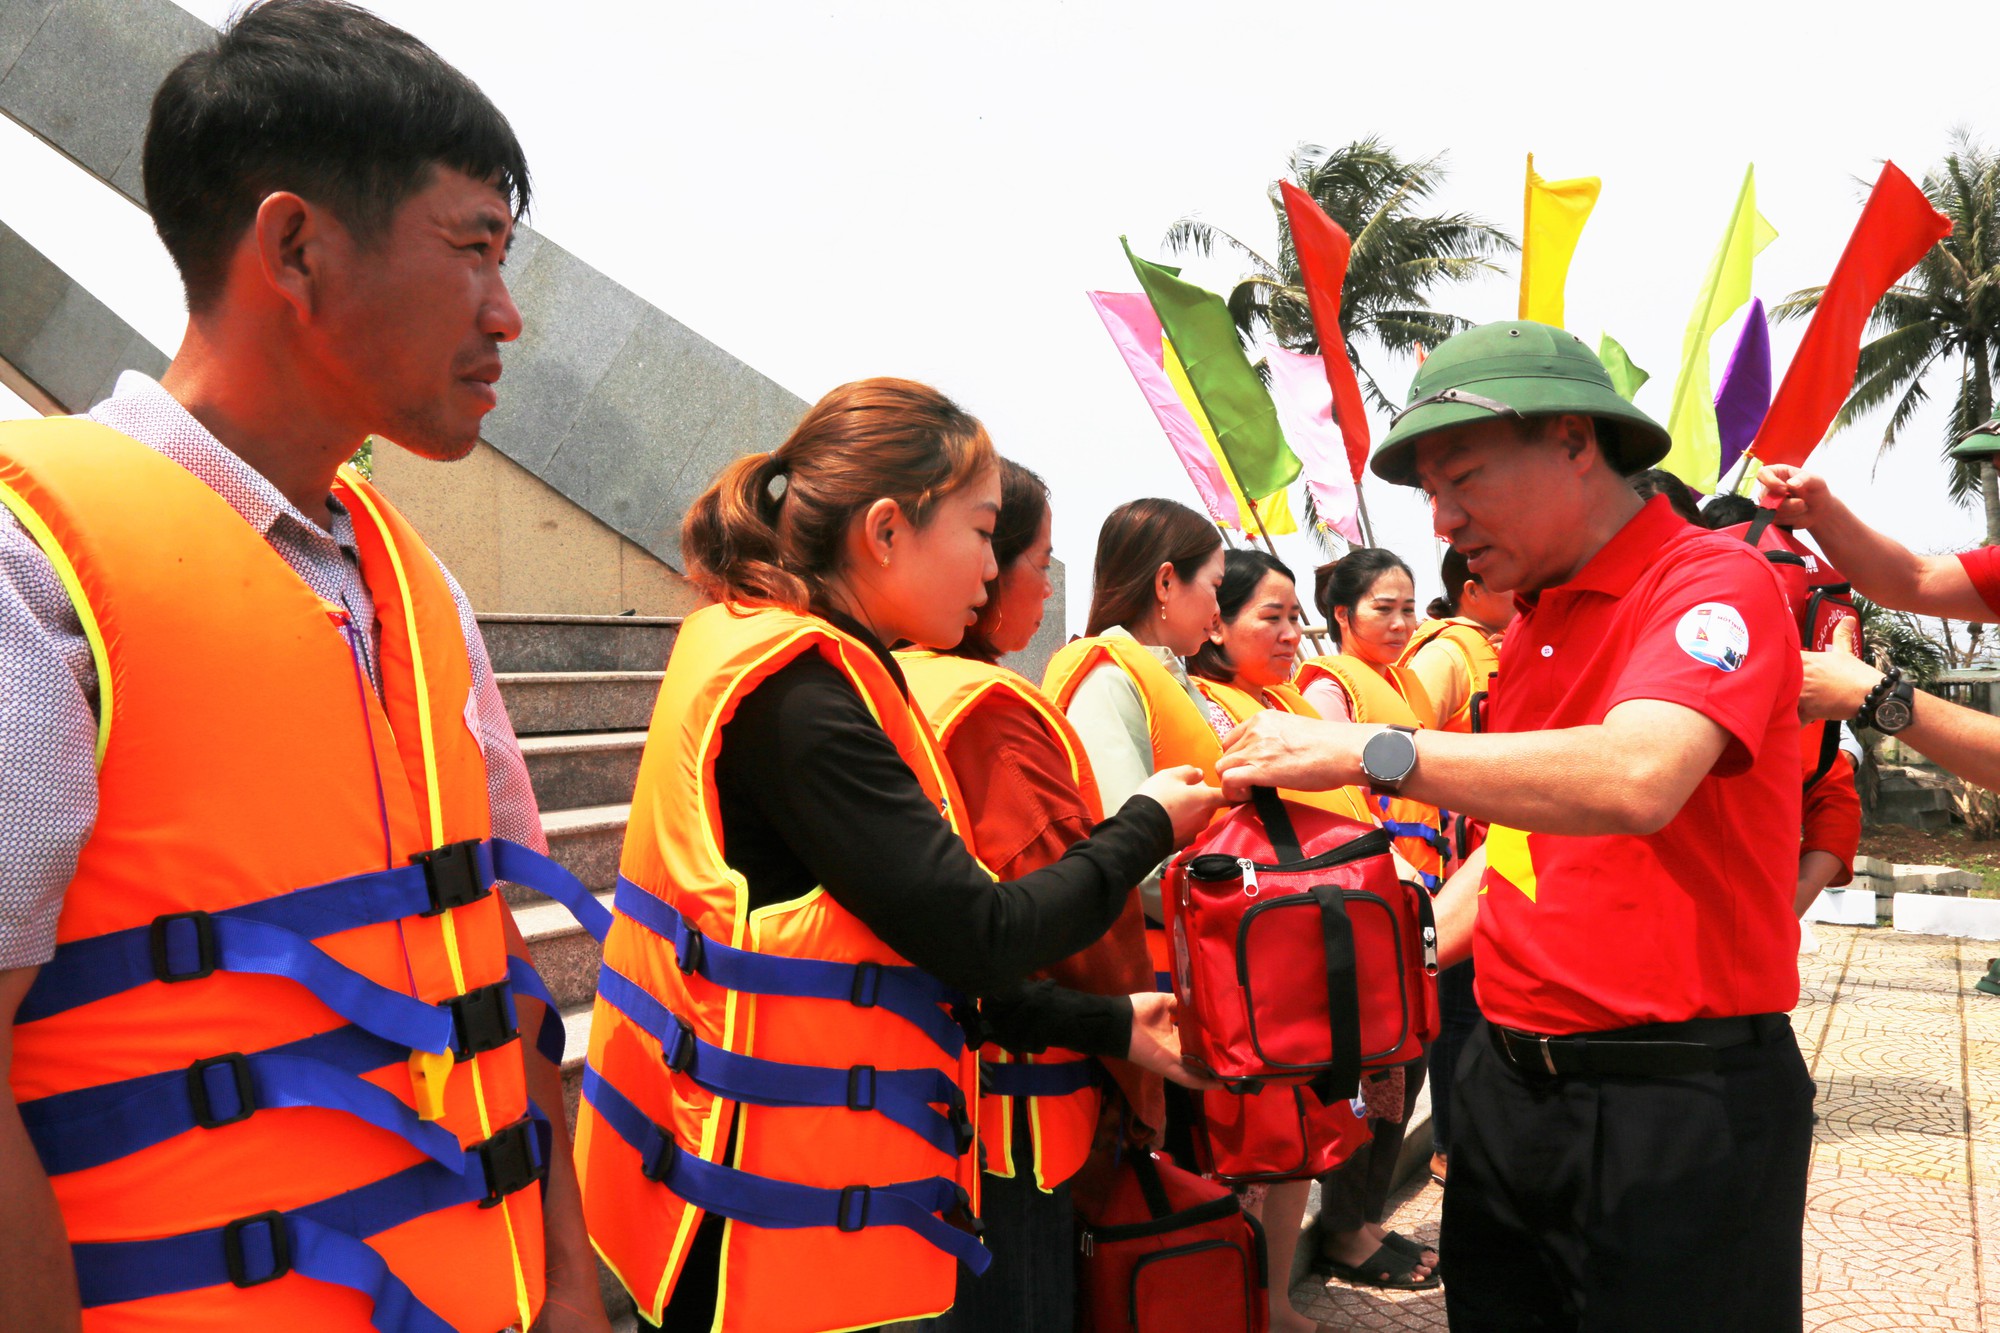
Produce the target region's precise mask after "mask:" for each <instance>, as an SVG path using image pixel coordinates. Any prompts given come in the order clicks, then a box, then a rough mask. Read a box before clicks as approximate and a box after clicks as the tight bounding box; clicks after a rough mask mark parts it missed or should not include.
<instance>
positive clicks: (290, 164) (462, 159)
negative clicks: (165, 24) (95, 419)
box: [143, 0, 529, 312]
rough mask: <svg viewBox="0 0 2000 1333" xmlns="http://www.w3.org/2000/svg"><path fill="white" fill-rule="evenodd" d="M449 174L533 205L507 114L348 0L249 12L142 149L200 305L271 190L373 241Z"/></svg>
mask: <svg viewBox="0 0 2000 1333" xmlns="http://www.w3.org/2000/svg"><path fill="white" fill-rule="evenodd" d="M439 166H443V167H450V168H453V169H455V170H458V171H462V172H464V173H465V174H466V175H468V176H471V177H472V178H473V179H475V180H483V181H490V182H492V183H493V186H494V188H496V189H497V190H499V191H500V193H501V194H502V195H503V196H505V197H506V198H507V200H508V201H509V205H510V207H511V208H512V210H513V213H514V216H515V217H517V218H518V217H520V216H522V215H523V214H524V213H526V212H527V208H528V193H529V185H528V162H527V158H526V156H525V155H524V154H523V153H522V151H521V144H520V141H519V140H518V139H516V138H515V137H514V130H513V127H512V126H511V125H509V124H508V123H507V118H506V117H505V116H503V115H501V114H500V109H499V108H498V107H496V106H494V105H493V103H492V102H491V101H490V100H488V98H487V96H486V94H484V93H482V92H480V91H479V88H478V87H477V85H475V84H474V83H473V82H472V80H470V79H468V78H466V77H465V75H463V74H461V73H459V72H458V71H457V70H456V69H454V68H452V67H451V66H450V65H449V64H447V63H445V61H444V60H443V58H441V57H440V56H439V55H438V54H437V52H435V51H433V50H431V49H430V48H429V47H428V46H425V45H424V44H423V43H422V42H420V41H418V40H417V39H416V38H415V37H412V36H411V35H410V34H409V33H407V32H404V31H403V30H402V29H401V28H398V27H395V26H394V25H393V24H389V23H385V22H384V21H382V20H381V19H379V18H377V17H375V15H373V14H371V13H369V12H368V11H367V10H365V9H360V8H358V7H356V6H354V5H351V4H347V3H344V2H343V0H263V2H262V3H259V4H254V5H252V6H250V7H249V8H247V9H244V10H243V11H242V12H240V13H239V14H237V15H236V17H235V18H234V19H232V20H231V21H230V23H229V24H228V25H227V26H226V27H224V28H223V29H222V31H221V32H219V33H217V34H216V39H215V43H214V44H213V45H212V46H208V47H205V48H203V49H202V50H199V51H196V52H195V53H194V54H193V55H191V56H189V57H188V58H187V59H185V60H183V61H181V63H180V64H179V65H176V66H175V67H174V69H173V72H172V73H170V74H168V75H167V77H166V81H165V82H163V83H162V84H161V85H160V89H159V91H158V92H157V93H155V94H154V96H153V111H152V117H151V119H150V121H149V122H148V124H147V126H146V145H145V148H144V156H143V175H144V179H145V186H146V207H147V209H148V210H149V211H150V212H151V213H152V215H153V226H154V227H155V228H156V229H157V230H158V231H159V233H160V240H161V241H162V242H164V243H165V245H166V247H167V253H168V254H170V255H172V256H173V260H174V264H175V266H176V267H177V268H179V269H180V273H181V285H182V286H183V287H184V288H185V289H186V291H187V300H188V309H189V310H190V311H194V312H199V311H201V310H202V309H204V308H206V307H208V306H210V305H212V304H213V302H214V301H215V299H216V298H217V297H218V296H220V295H221V292H222V287H223V283H224V281H225V280H226V278H227V274H228V268H229V257H230V254H231V252H232V251H233V250H234V249H235V248H236V244H237V242H238V241H239V240H240V239H241V237H242V235H243V232H244V230H245V229H246V228H248V227H249V226H250V224H251V222H252V221H253V220H254V219H255V218H256V215H257V208H258V206H259V205H260V204H261V203H262V202H263V200H264V199H265V198H266V197H267V196H269V195H270V194H272V193H273V192H274V191H278V190H290V191H292V192H294V193H296V194H298V195H299V196H300V197H302V198H305V199H309V200H311V201H312V202H314V203H316V204H319V205H321V206H323V207H325V208H327V209H329V210H331V211H332V212H333V214H334V215H335V216H336V217H338V218H339V219H340V221H341V224H342V225H343V226H345V227H346V228H347V229H348V230H349V231H351V232H353V233H354V234H355V236H356V237H358V238H359V239H361V240H362V241H364V242H366V241H370V240H373V239H376V238H378V237H379V236H380V235H381V233H382V230H383V228H384V227H386V226H387V224H388V222H389V219H390V218H391V217H392V216H393V215H394V214H395V211H396V209H397V208H398V207H399V206H400V205H401V204H402V203H403V201H404V200H406V199H408V198H409V197H410V195H411V194H413V193H415V192H416V191H417V190H419V189H422V188H423V187H424V185H425V184H426V183H427V182H428V180H429V178H430V174H431V171H432V170H433V169H434V168H436V167H439Z"/></svg>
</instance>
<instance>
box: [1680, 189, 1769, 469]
mask: <svg viewBox="0 0 2000 1333" xmlns="http://www.w3.org/2000/svg"><path fill="white" fill-rule="evenodd" d="M1776 239H1778V233H1777V230H1776V229H1775V228H1774V227H1772V226H1771V224H1770V223H1768V222H1766V221H1764V215H1763V214H1761V213H1759V212H1758V211H1757V169H1756V168H1755V167H1754V166H1752V167H1749V168H1747V169H1746V170H1745V171H1744V172H1743V188H1742V189H1741V190H1740V191H1739V192H1738V193H1737V196H1736V209H1735V211H1734V212H1732V213H1731V214H1730V215H1729V229H1728V230H1727V231H1725V232H1723V233H1722V244H1721V245H1719V246H1717V247H1716V249H1715V258H1713V259H1711V260H1710V261H1709V265H1708V276H1707V278H1706V279H1704V280H1703V282H1702V284H1701V294H1700V295H1699V296H1697V297H1696V298H1695V302H1694V312H1693V313H1692V314H1691V315H1689V316H1688V326H1687V334H1686V337H1685V338H1684V339H1683V341H1682V343H1681V373H1680V378H1679V379H1677V380H1675V381H1674V401H1673V406H1672V407H1671V408H1670V409H1669V410H1668V412H1667V431H1668V433H1669V434H1671V435H1672V436H1673V437H1674V447H1673V449H1672V450H1671V451H1670V452H1669V453H1668V454H1667V456H1666V458H1664V459H1663V460H1661V462H1660V466H1661V467H1663V468H1665V469H1666V470H1667V471H1669V472H1671V473H1673V474H1674V475H1675V476H1677V477H1679V478H1680V479H1681V480H1682V481H1684V482H1686V483H1687V484H1688V485H1690V486H1692V487H1694V488H1695V489H1696V490H1697V491H1702V492H1704V493H1706V492H1709V491H1713V490H1714V489H1715V483H1716V474H1717V473H1718V472H1719V471H1721V467H1722V435H1721V432H1720V431H1719V430H1718V428H1717V426H1716V424H1715V391H1714V389H1713V388H1712V387H1711V385H1710V384H1709V380H1708V343H1709V339H1710V338H1712V337H1714V336H1715V332H1716V330H1718V329H1720V328H1721V327H1722V326H1723V325H1724V324H1726V323H1728V322H1729V317H1730V316H1731V315H1733V314H1735V313H1736V312H1737V311H1738V310H1741V309H1742V308H1743V304H1744V302H1746V301H1748V300H1749V299H1750V261H1751V260H1753V259H1755V258H1756V257H1757V253H1758V251H1760V250H1762V249H1763V248H1764V247H1765V246H1767V245H1769V244H1770V243H1771V242H1772V241H1775V240H1776Z"/></svg>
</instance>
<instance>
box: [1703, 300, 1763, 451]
mask: <svg viewBox="0 0 2000 1333" xmlns="http://www.w3.org/2000/svg"><path fill="white" fill-rule="evenodd" d="M1770 410H1771V326H1770V325H1769V324H1768V323H1766V322H1765V319H1764V302H1763V301H1762V300H1753V301H1751V302H1750V313H1749V314H1748V315H1747V316H1745V317H1744V320H1743V332H1741V333H1739V334H1737V335H1736V350H1735V351H1733V352H1731V353H1730V354H1729V364H1728V366H1726V367H1725V368H1724V369H1723V372H1722V383H1721V384H1720V385H1719V386H1717V388H1716V390H1715V425H1716V430H1717V433H1718V434H1720V435H1721V437H1722V462H1721V467H1720V473H1722V474H1727V473H1728V471H1729V469H1731V468H1733V467H1735V466H1736V460H1737V459H1739V458H1741V457H1743V451H1744V450H1745V449H1748V448H1749V447H1750V441H1752V440H1754V439H1756V438H1757V428H1758V427H1759V426H1761V425H1763V424H1764V414H1765V413H1766V412H1768V411H1770Z"/></svg>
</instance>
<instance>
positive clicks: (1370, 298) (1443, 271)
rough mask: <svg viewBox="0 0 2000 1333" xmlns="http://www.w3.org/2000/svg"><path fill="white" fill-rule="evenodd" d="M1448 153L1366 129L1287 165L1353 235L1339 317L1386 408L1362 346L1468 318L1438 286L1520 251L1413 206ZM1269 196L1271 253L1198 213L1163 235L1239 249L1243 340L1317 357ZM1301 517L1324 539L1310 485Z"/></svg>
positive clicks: (1432, 336) (1483, 227)
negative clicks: (1437, 302)
mask: <svg viewBox="0 0 2000 1333" xmlns="http://www.w3.org/2000/svg"><path fill="white" fill-rule="evenodd" d="M1444 160H1445V159H1444V154H1442V153H1436V154H1433V155H1432V156H1430V157H1426V158H1421V159H1419V160H1417V161H1413V162H1412V161H1404V160H1403V159H1402V158H1399V157H1398V156H1396V153H1395V152H1394V150H1392V149H1391V148H1390V147H1389V146H1388V145H1387V144H1385V143H1383V142H1382V140H1381V138H1380V137H1379V136H1376V135H1370V136H1368V137H1367V138H1365V139H1357V140H1355V141H1354V142H1353V143H1350V144H1348V145H1346V146H1345V147H1342V148H1336V149H1333V150H1331V151H1329V150H1327V149H1325V148H1322V147H1320V146H1319V145H1317V144H1300V145H1299V146H1298V147H1296V148H1294V149H1293V150H1292V155H1291V158H1290V159H1289V160H1288V161H1287V162H1286V164H1285V168H1286V171H1287V172H1288V173H1289V174H1290V176H1291V179H1292V183H1293V184H1295V185H1296V186H1298V187H1299V188H1300V189H1301V190H1304V191H1305V192H1306V193H1307V194H1309V195H1311V196H1312V197H1313V201H1314V202H1315V203H1317V204H1318V205H1319V206H1320V207H1321V208H1323V209H1325V210H1326V214H1327V216H1328V217H1330V218H1332V219H1333V220H1334V221H1335V222H1338V223H1339V224H1340V225H1341V227H1342V228H1343V229H1345V230H1346V232H1347V234H1348V235H1349V236H1350V237H1352V238H1353V243H1354V251H1353V254H1352V255H1351V256H1350V258H1349V260H1348V264H1347V284H1346V286H1345V287H1344V288H1343V289H1342V291H1341V300H1340V327H1341V330H1342V331H1343V332H1344V333H1345V334H1346V335H1347V346H1346V347H1345V348H1344V349H1343V350H1344V351H1345V352H1346V354H1347V359H1348V360H1349V361H1351V362H1352V363H1353V364H1354V369H1355V373H1356V376H1357V377H1358V378H1359V379H1360V381H1361V389H1362V393H1363V394H1364V395H1365V396H1366V397H1367V398H1368V399H1370V400H1371V401H1372V402H1373V403H1374V404H1375V406H1377V407H1380V408H1382V409H1384V410H1389V411H1393V410H1394V409H1395V408H1396V407H1397V406H1398V405H1399V404H1397V403H1396V402H1395V401H1394V400H1392V399H1391V398H1390V396H1389V395H1388V394H1387V393H1385V392H1383V390H1382V387H1381V385H1380V384H1378V383H1377V382H1376V380H1375V377H1374V376H1373V375H1372V374H1370V373H1369V370H1368V368H1367V367H1366V366H1365V365H1364V364H1363V363H1362V360H1361V352H1360V348H1361V346H1362V345H1363V344H1367V343H1373V344H1374V345H1375V347H1376V348H1378V349H1379V350H1381V351H1383V352H1387V353H1392V354H1406V355H1407V354H1413V353H1415V352H1416V351H1417V350H1418V348H1419V347H1420V346H1423V347H1435V346H1437V345H1438V344H1439V343H1441V342H1443V341H1444V340H1445V339H1447V338H1449V337H1451V335H1452V334H1454V333H1457V332H1458V331H1460V330H1461V329H1466V328H1470V327H1471V326H1472V321H1471V320H1469V319H1465V318H1463V317H1461V316H1458V315H1451V314H1446V313H1445V312H1443V311H1439V310H1433V309H1432V308H1431V304H1430V300H1431V294H1432V292H1433V291H1434V290H1435V289H1437V288H1439V287H1441V286H1449V285H1451V284H1453V283H1458V282H1464V281H1467V280H1468V279H1471V278H1476V277H1479V276H1481V275H1482V274H1485V273H1490V272H1500V271H1502V270H1500V269H1499V267H1498V266H1497V265H1495V264H1494V263H1493V262H1492V257H1493V256H1496V255H1504V254H1508V253H1510V252H1512V251H1515V250H1518V249H1520V246H1519V245H1518V244H1517V243H1516V242H1515V240H1514V238H1513V237H1511V236H1509V235H1507V233H1505V232H1503V231H1501V230H1500V229H1499V228H1498V227H1496V226H1494V225H1493V224H1492V223H1490V222H1487V221H1486V220H1485V219H1484V218H1481V217H1478V216H1475V215H1474V214H1471V213H1447V214H1444V215H1441V216H1432V215H1426V214H1423V213H1420V212H1419V211H1418V210H1419V209H1420V208H1421V207H1422V206H1423V204H1424V202H1425V201H1426V200H1428V199H1429V198H1430V196H1431V195H1432V194H1434V193H1436V191H1437V190H1438V187H1439V186H1441V185H1442V184H1443V183H1444V181H1445V177H1446V171H1445V165H1444ZM1267 194H1268V196H1269V198H1270V202H1271V212H1272V213H1273V214H1274V215H1275V216H1276V218H1277V221H1278V252H1277V259H1276V260H1275V261H1274V260H1271V259H1268V258H1266V257H1265V256H1264V255H1263V254H1261V253H1259V252H1258V251H1257V250H1256V249H1255V248H1253V247H1252V246H1250V245H1248V244H1246V243H1245V242H1243V241H1242V240H1240V239H1238V238H1237V237H1235V236H1232V235H1230V234H1229V233H1228V232H1226V231H1224V230H1222V229H1221V228H1220V227H1217V226H1214V225H1213V224H1211V223H1207V222H1204V221H1202V220H1201V219H1200V218H1194V217H1185V218H1182V219H1181V220H1180V221H1178V222H1176V223H1174V225H1173V226H1172V227H1170V228H1168V229H1167V238H1166V245H1167V248H1168V249H1169V250H1172V251H1174V252H1175V253H1181V252H1183V251H1187V250H1193V251H1195V252H1197V253H1199V254H1201V255H1203V256H1208V255H1212V254H1213V253H1214V252H1215V247H1216V244H1217V243H1218V242H1220V243H1221V244H1223V245H1225V246H1227V247H1228V248H1230V249H1232V250H1234V251H1236V252H1237V253H1238V254H1240V255H1241V256H1243V258H1244V259H1246V260H1248V261H1249V263H1250V268H1251V272H1250V274H1249V276H1247V277H1245V278H1244V279H1243V280H1242V281H1240V282H1238V283H1237V284H1236V286H1235V287H1234V288H1233V289H1232V290H1231V291H1230V293H1229V312H1230V314H1231V315H1233V316H1234V317H1235V319H1236V328H1237V332H1238V333H1239V334H1240V335H1241V337H1242V338H1243V341H1244V343H1245V344H1246V345H1250V346H1254V340H1255V338H1256V336H1257V334H1258V332H1259V331H1260V330H1261V331H1263V332H1264V333H1266V334H1268V335H1269V336H1270V338H1271V339H1272V340H1273V341H1275V342H1276V343H1278V344H1279V345H1280V346H1282V347H1287V348H1290V349H1291V350H1292V351H1295V352H1306V353H1309V354H1313V355H1317V354H1319V352H1320V351H1321V348H1320V345H1319V337H1318V335H1317V334H1315V333H1314V332H1313V325H1312V311H1311V309H1310V307H1309V306H1308V305H1307V304H1306V292H1305V287H1304V285H1303V283H1302V282H1301V280H1300V275H1299V261H1298V256H1297V254H1296V253H1295V252H1294V251H1293V249H1292V230H1291V225H1290V223H1289V222H1287V221H1286V218H1285V204H1284V198H1283V196H1282V195H1280V194H1279V192H1278V183H1277V182H1276V181H1273V182H1272V183H1271V187H1270V189H1269V190H1268V191H1267ZM1306 522H1307V524H1308V525H1309V526H1310V527H1311V529H1312V531H1313V533H1314V534H1315V535H1316V536H1317V537H1318V538H1319V540H1320V542H1321V543H1322V545H1324V544H1325V543H1326V535H1325V529H1323V528H1322V527H1321V526H1320V525H1319V522H1318V518H1317V515H1316V514H1315V513H1314V512H1313V505H1312V495H1311V492H1307V495H1306Z"/></svg>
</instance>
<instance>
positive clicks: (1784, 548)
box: [1721, 509, 1861, 787]
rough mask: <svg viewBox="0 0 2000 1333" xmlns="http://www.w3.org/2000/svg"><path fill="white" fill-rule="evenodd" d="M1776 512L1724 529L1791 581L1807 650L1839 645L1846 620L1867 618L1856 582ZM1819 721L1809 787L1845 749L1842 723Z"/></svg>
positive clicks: (1790, 595)
mask: <svg viewBox="0 0 2000 1333" xmlns="http://www.w3.org/2000/svg"><path fill="white" fill-rule="evenodd" d="M1775 514H1776V511H1775V510H1771V509H1759V510H1758V511H1757V517H1755V518H1753V519H1752V520H1750V521H1749V522H1748V523H1739V524H1737V525H1736V526H1735V527H1732V528H1723V529H1721V530H1722V531H1723V532H1730V533H1735V534H1736V535H1737V536H1740V537H1741V538H1743V540H1744V541H1746V542H1749V543H1750V544H1751V545H1752V546H1754V547H1756V548H1757V549H1758V550H1759V551H1761V552H1763V553H1764V558H1765V559H1766V560H1768V561H1770V562H1771V564H1772V566H1773V567H1774V568H1775V569H1776V570H1777V571H1778V578H1779V581H1780V582H1782V583H1783V584H1784V585H1785V601H1786V604H1787V605H1789V606H1790V607H1791V609H1792V617H1793V619H1794V620H1796V621H1797V622H1798V626H1799V646H1800V647H1802V648H1804V649H1805V650H1806V651H1807V652H1813V653H1823V652H1825V651H1826V650H1827V649H1828V648H1830V647H1832V646H1833V632H1834V630H1835V629H1837V628H1839V626H1840V622H1841V621H1843V620H1856V621H1858V620H1859V619H1860V618H1861V613H1860V611H1859V610H1858V609H1856V607H1855V605H1854V585H1853V584H1851V583H1849V582H1847V580H1846V579H1845V578H1843V577H1842V576H1841V573H1840V571H1839V570H1837V569H1835V568H1834V567H1833V566H1832V565H1831V564H1829V563H1828V562H1827V559H1826V557H1825V556H1823V555H1821V554H1820V553H1819V552H1817V551H1815V550H1813V549H1812V548H1811V547H1810V546H1807V545H1806V544H1805V543H1804V542H1802V541H1800V540H1799V539H1798V538H1797V537H1795V536H1793V535H1792V530H1791V529H1790V528H1782V527H1779V526H1778V525H1777V524H1776V523H1773V522H1772V521H1771V520H1772V518H1773V517H1774V516H1775ZM1813 725H1816V726H1818V727H1819V729H1820V739H1819V762H1818V763H1817V764H1816V765H1815V766H1814V768H1813V770H1812V772H1811V773H1810V774H1809V775H1808V776H1807V778H1806V782H1805V785H1806V786H1807V787H1811V786H1812V785H1813V784H1814V783H1815V782H1818V781H1819V780H1820V779H1821V778H1823V777H1825V776H1826V774H1827V770H1828V769H1830V768H1832V767H1833V761H1834V758H1835V757H1836V756H1837V755H1839V753H1840V727H1839V725H1838V724H1835V723H1827V722H1820V723H1815V724H1813Z"/></svg>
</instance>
